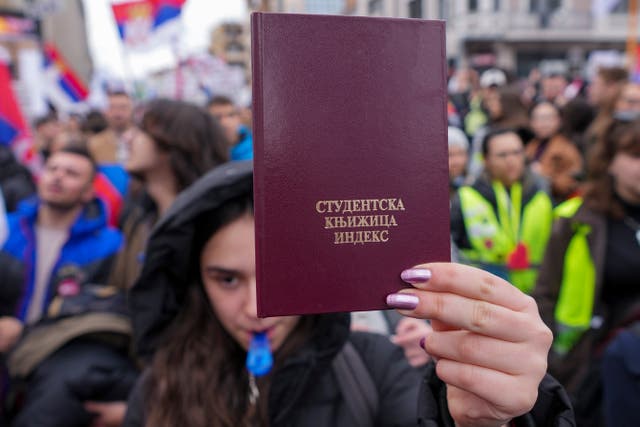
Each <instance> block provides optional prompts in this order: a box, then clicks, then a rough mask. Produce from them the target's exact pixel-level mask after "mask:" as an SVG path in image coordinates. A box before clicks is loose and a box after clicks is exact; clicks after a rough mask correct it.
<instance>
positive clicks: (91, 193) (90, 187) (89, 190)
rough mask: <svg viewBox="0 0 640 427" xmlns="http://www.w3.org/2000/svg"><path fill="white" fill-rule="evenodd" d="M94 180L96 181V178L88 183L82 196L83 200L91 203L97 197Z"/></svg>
mask: <svg viewBox="0 0 640 427" xmlns="http://www.w3.org/2000/svg"><path fill="white" fill-rule="evenodd" d="M94 182H95V180H91V181H90V182H89V183H88V184H87V185H86V188H85V189H84V191H83V193H82V197H81V198H82V201H83V202H84V203H89V202H90V201H91V200H93V198H94V197H95V190H94Z"/></svg>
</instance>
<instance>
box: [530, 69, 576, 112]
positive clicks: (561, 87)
mask: <svg viewBox="0 0 640 427" xmlns="http://www.w3.org/2000/svg"><path fill="white" fill-rule="evenodd" d="M568 85H569V81H568V80H567V77H566V76H565V75H564V74H562V73H559V72H546V73H545V72H543V73H542V80H540V98H539V99H538V100H539V101H548V102H551V103H553V104H555V105H557V106H559V107H562V106H564V105H565V104H566V103H567V101H569V100H568V99H567V96H566V94H565V90H566V88H567V86H568Z"/></svg>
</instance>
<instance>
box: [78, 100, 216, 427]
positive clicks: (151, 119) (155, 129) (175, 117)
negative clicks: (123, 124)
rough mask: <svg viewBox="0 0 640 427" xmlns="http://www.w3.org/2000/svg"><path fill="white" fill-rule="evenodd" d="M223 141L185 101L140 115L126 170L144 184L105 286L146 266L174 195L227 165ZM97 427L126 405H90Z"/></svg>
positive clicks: (111, 421) (152, 106) (119, 283)
mask: <svg viewBox="0 0 640 427" xmlns="http://www.w3.org/2000/svg"><path fill="white" fill-rule="evenodd" d="M225 141H226V140H225V137H224V134H223V132H222V130H221V128H220V127H219V126H218V124H217V123H216V122H215V120H214V119H213V118H212V117H211V115H209V114H208V112H207V111H205V110H204V109H202V108H200V107H198V106H196V105H193V104H190V103H187V102H183V101H174V100H168V99H157V100H154V101H151V102H149V103H148V104H147V105H146V107H145V108H144V110H143V113H142V117H141V120H140V122H139V124H138V126H137V127H136V128H134V129H131V130H130V131H129V134H128V135H127V138H125V147H126V148H127V160H126V162H125V169H126V170H127V172H128V173H129V174H130V175H131V176H133V177H134V178H137V179H138V180H139V182H140V183H141V185H142V193H141V194H140V195H139V197H138V198H137V199H136V200H134V201H132V202H131V203H130V204H129V206H128V208H127V212H125V216H124V220H123V224H122V227H121V228H122V231H123V234H124V237H125V246H124V248H123V249H122V250H121V251H120V253H119V254H118V256H117V257H116V259H115V262H114V266H113V268H112V270H111V276H110V278H109V284H110V285H111V286H113V287H115V288H118V289H128V288H130V287H131V286H132V285H133V283H134V282H135V280H136V279H137V278H138V276H139V274H140V271H141V269H142V263H143V261H144V256H145V254H144V248H145V246H146V244H147V239H148V237H149V234H150V232H151V229H152V228H153V226H154V225H155V223H156V222H157V220H158V219H159V218H161V217H162V215H163V214H164V213H165V212H166V211H167V210H168V209H169V206H171V204H172V203H173V201H174V200H175V198H176V197H177V195H178V193H180V192H181V191H182V190H184V189H185V188H187V187H188V186H189V185H191V184H192V183H193V182H194V181H196V180H197V179H198V178H199V177H200V176H201V175H204V174H205V173H206V172H207V171H209V170H210V169H212V168H214V167H215V166H218V165H220V164H221V163H223V162H225V161H226V160H227V157H226V145H225V144H226V143H225ZM86 408H87V410H88V411H90V412H92V413H94V414H96V425H97V426H99V427H102V426H104V427H112V426H118V425H119V421H118V420H121V418H122V416H123V414H124V411H125V410H126V408H125V405H124V402H121V403H103V402H88V403H87V405H86Z"/></svg>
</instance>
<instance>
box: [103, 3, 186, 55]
mask: <svg viewBox="0 0 640 427" xmlns="http://www.w3.org/2000/svg"><path fill="white" fill-rule="evenodd" d="M185 1H186V0H132V1H127V2H124V3H118V4H112V5H111V8H112V10H113V16H114V18H115V21H116V26H117V27H118V34H120V39H122V41H123V43H124V44H125V46H127V47H130V48H137V49H144V48H149V47H152V46H153V45H154V44H158V43H161V42H163V41H165V40H168V39H170V37H172V36H174V35H177V34H178V32H179V28H178V27H177V25H176V24H177V23H178V19H177V18H179V17H180V14H181V12H182V6H183V5H184V3H185Z"/></svg>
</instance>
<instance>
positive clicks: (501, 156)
mask: <svg viewBox="0 0 640 427" xmlns="http://www.w3.org/2000/svg"><path fill="white" fill-rule="evenodd" d="M522 155H524V149H522V148H519V149H517V150H511V151H499V152H497V153H493V154H491V156H494V157H497V158H498V159H500V160H504V159H506V158H507V157H509V156H515V157H520V156H522Z"/></svg>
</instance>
